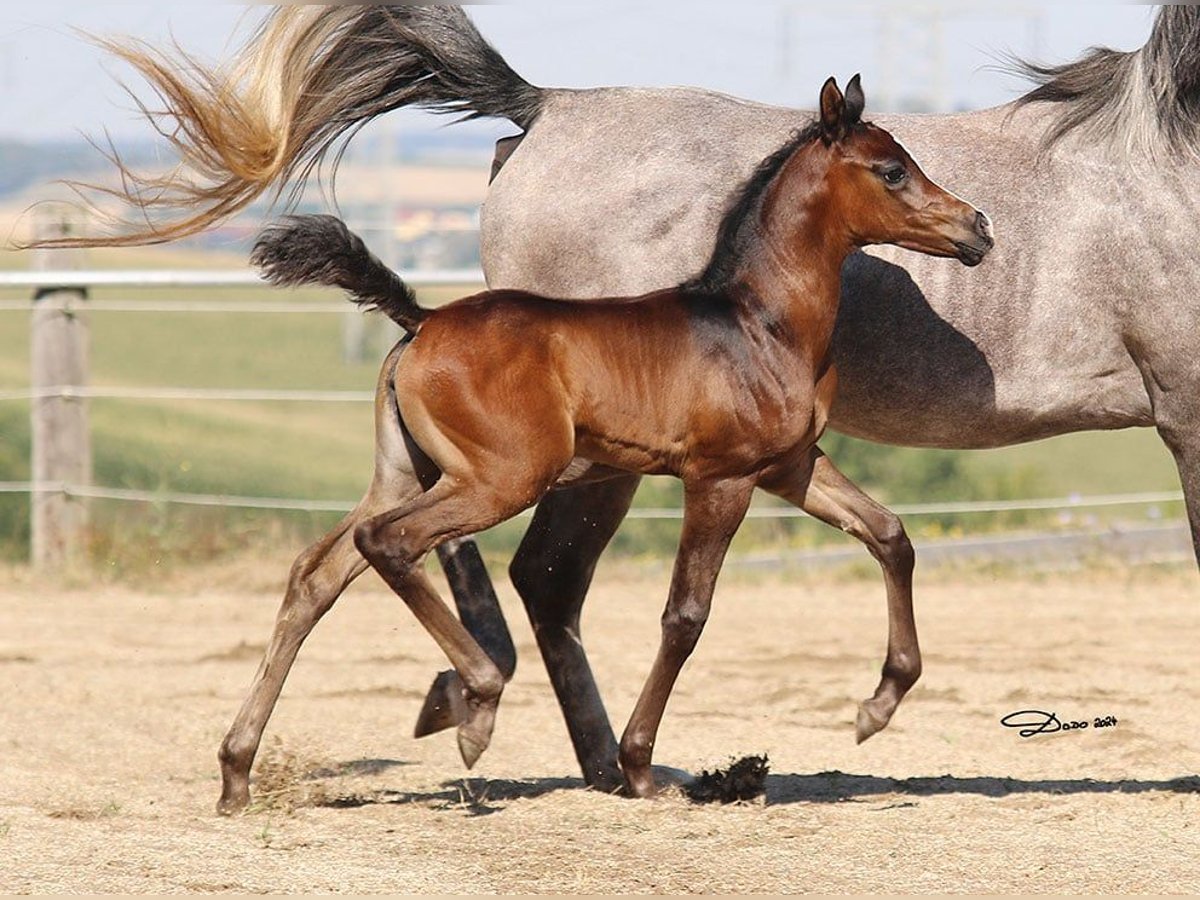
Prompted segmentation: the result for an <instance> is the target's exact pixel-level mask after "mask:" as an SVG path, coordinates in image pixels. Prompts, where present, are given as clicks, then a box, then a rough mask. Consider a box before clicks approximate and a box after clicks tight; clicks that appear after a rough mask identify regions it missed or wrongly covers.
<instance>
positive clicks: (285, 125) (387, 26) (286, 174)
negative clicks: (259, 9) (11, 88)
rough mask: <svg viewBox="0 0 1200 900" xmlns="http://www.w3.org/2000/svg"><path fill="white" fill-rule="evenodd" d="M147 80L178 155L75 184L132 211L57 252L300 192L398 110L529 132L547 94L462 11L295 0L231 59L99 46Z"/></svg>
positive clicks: (139, 237) (146, 237)
mask: <svg viewBox="0 0 1200 900" xmlns="http://www.w3.org/2000/svg"><path fill="white" fill-rule="evenodd" d="M98 43H99V44H100V45H101V46H103V47H104V48H105V49H107V50H108V51H110V52H112V53H113V54H115V55H116V56H118V57H120V58H121V59H122V60H124V61H125V62H127V63H129V64H130V65H132V66H133V67H134V68H135V69H136V70H137V71H138V72H139V73H140V74H141V75H142V76H144V77H145V78H146V80H147V81H149V83H150V85H151V86H152V88H153V89H154V91H155V93H156V94H157V95H158V98H159V99H160V100H161V101H162V103H163V105H164V109H162V110H151V109H148V108H147V107H145V106H142V112H143V114H144V115H145V116H146V118H147V119H149V120H150V122H151V124H152V125H153V126H154V128H155V130H156V131H158V133H159V134H160V135H161V136H162V137H164V138H165V139H166V140H167V141H168V142H169V143H170V144H172V145H173V147H174V149H175V150H176V151H177V152H178V154H179V155H180V157H181V159H182V164H181V165H180V166H179V167H177V168H175V169H173V170H172V171H169V172H168V173H167V174H165V175H148V174H138V173H135V172H133V171H131V170H130V169H129V168H127V167H126V166H125V164H124V163H123V162H121V160H120V159H119V158H116V156H115V154H114V156H113V157H112V161H113V162H114V163H115V164H116V165H117V167H118V169H119V170H120V175H121V186H120V187H115V188H105V187H98V186H95V185H86V184H75V185H72V186H73V187H75V188H76V189H77V190H79V191H80V193H82V194H83V195H84V196H85V198H88V199H89V203H90V204H91V205H92V206H98V204H97V203H96V202H94V201H92V200H91V198H92V197H93V196H95V195H99V196H98V197H96V198H95V199H96V200H101V199H103V198H104V197H105V196H107V197H111V198H115V199H117V200H118V201H120V202H121V203H122V204H124V205H128V206H129V207H130V208H131V209H132V213H133V215H132V216H127V217H125V218H124V219H123V220H122V221H120V223H119V227H118V232H119V233H118V234H116V235H113V236H109V237H94V238H88V237H75V238H64V239H59V240H55V241H47V242H45V243H46V244H52V245H57V246H70V245H75V246H128V245H134V244H150V243H162V242H164V241H169V240H174V239H176V238H180V237H184V236H186V235H190V234H195V233H196V232H199V231H202V230H204V229H205V228H207V227H209V226H211V225H213V224H215V223H217V222H219V221H221V220H222V219H225V218H227V217H228V216H230V215H232V214H233V213H235V212H238V211H239V210H241V209H243V208H245V207H246V206H247V205H249V204H250V203H251V202H253V201H254V200H255V199H257V198H258V197H259V196H260V195H262V194H264V193H266V192H268V191H271V192H272V194H271V196H272V197H273V199H278V198H279V196H280V195H281V194H282V193H283V192H284V189H285V186H286V183H287V181H288V179H291V178H295V179H297V181H296V183H295V184H294V185H293V186H292V194H291V195H290V196H295V194H296V193H298V192H299V190H300V188H301V187H302V186H303V183H304V181H305V180H306V179H307V178H308V177H309V176H310V175H311V174H312V171H313V169H314V168H317V167H319V166H320V164H321V163H322V161H323V160H324V159H325V158H326V156H327V155H328V154H330V152H331V151H333V155H332V159H333V168H334V169H336V167H337V163H338V161H339V160H340V158H341V155H342V153H343V152H344V149H345V143H346V142H347V141H348V140H349V139H350V138H351V137H353V135H354V134H355V133H356V132H357V131H358V129H360V128H362V127H363V126H364V125H366V124H367V123H368V122H369V121H371V120H372V119H374V118H375V117H376V116H379V115H381V114H383V113H386V112H388V111H389V110H393V109H397V108H398V107H402V106H419V107H424V108H427V109H432V110H434V111H437V112H454V113H462V114H463V117H464V118H468V119H469V118H476V117H481V116H497V117H500V118H506V119H510V120H511V121H513V122H515V123H516V124H517V125H518V126H520V127H521V128H528V127H529V125H530V124H532V122H533V120H534V119H535V118H536V117H537V115H538V113H539V111H540V109H541V105H542V101H543V96H544V92H543V90H542V89H541V88H537V87H534V86H533V85H531V84H529V83H528V82H527V81H525V80H524V79H523V78H521V76H520V75H518V74H517V73H516V72H514V71H513V70H512V69H511V68H509V66H508V64H507V63H506V62H505V61H504V59H503V58H502V57H501V56H500V54H499V53H497V52H496V50H495V49H494V48H493V47H492V46H491V45H490V44H488V42H487V41H486V40H485V39H484V38H483V36H482V35H481V34H480V33H479V31H478V30H477V29H476V28H475V26H474V25H473V24H472V22H471V20H470V19H469V18H467V15H466V13H464V12H463V10H462V8H461V7H459V6H369V5H306V4H288V5H282V6H279V7H277V8H276V9H275V10H273V11H272V12H271V13H270V14H269V15H268V16H267V17H266V19H265V20H264V21H263V23H262V25H261V26H260V27H259V29H258V31H257V32H256V34H255V35H254V36H253V37H252V38H251V40H250V41H249V43H247V45H246V46H245V47H244V48H243V49H242V50H241V51H239V52H238V53H237V54H236V55H235V56H234V57H233V58H232V59H231V60H230V61H229V62H228V63H227V64H224V65H220V66H215V67H214V66H207V65H205V64H204V63H202V62H200V61H199V60H197V59H195V58H194V57H192V56H190V55H189V54H188V53H186V52H185V51H184V50H182V49H181V48H179V47H176V48H175V51H174V52H173V53H166V52H163V51H162V50H159V49H156V48H154V47H152V46H150V45H148V44H146V43H144V42H141V41H137V40H133V39H129V40H124V41H113V40H99V41H98Z"/></svg>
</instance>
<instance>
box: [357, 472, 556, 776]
mask: <svg viewBox="0 0 1200 900" xmlns="http://www.w3.org/2000/svg"><path fill="white" fill-rule="evenodd" d="M501 480H503V479H501ZM551 480H552V479H551ZM529 496H530V492H528V491H522V490H519V489H518V490H515V491H512V492H507V491H506V492H504V495H503V496H502V495H501V493H500V492H497V491H495V490H493V489H492V488H491V487H490V486H489V485H486V484H482V483H480V482H477V481H474V480H460V479H458V478H455V477H452V476H449V475H446V476H443V478H442V479H441V480H440V481H438V483H437V484H435V485H434V486H433V487H432V488H430V489H429V491H427V492H426V493H424V494H422V495H421V496H419V497H417V498H416V499H415V500H413V501H412V502H411V503H408V504H405V505H404V506H400V507H397V508H396V509H393V510H390V511H388V512H384V513H381V514H379V515H376V516H373V517H372V518H370V519H368V520H367V521H365V522H363V523H361V524H360V525H358V526H357V528H356V529H355V531H354V543H355V545H356V546H357V547H358V549H359V552H361V553H362V555H363V556H364V557H365V558H366V560H367V561H368V562H369V563H370V564H371V566H372V567H373V568H374V569H375V570H376V571H377V572H378V573H379V574H380V576H381V577H382V578H383V580H384V581H386V582H387V583H388V585H389V586H390V587H391V588H392V589H393V590H394V591H395V592H396V593H397V594H398V595H399V596H400V598H401V599H402V600H404V602H405V603H406V604H408V607H409V608H410V609H411V610H412V612H413V614H414V615H415V616H416V617H417V620H418V621H419V622H420V623H421V625H422V626H424V628H425V630H426V631H428V632H429V634H430V636H431V637H432V638H433V639H434V640H435V641H436V642H437V644H438V646H439V647H441V649H442V652H444V653H445V654H446V656H447V657H448V658H449V660H450V663H451V665H453V666H454V669H455V670H456V672H457V673H458V677H459V678H461V679H462V685H463V688H462V689H463V693H464V697H463V699H464V700H465V710H464V715H465V719H464V720H463V721H462V722H461V724H460V725H459V728H458V747H459V751H460V752H461V753H462V757H463V761H464V762H465V763H466V764H467V767H468V768H470V767H471V766H473V765H474V764H475V761H476V760H477V759H478V758H479V756H480V754H482V753H483V751H484V750H486V749H487V746H488V744H489V743H490V741H491V735H492V728H493V725H494V723H495V715H496V705H497V704H498V703H499V700H500V693H501V692H502V691H503V690H504V682H505V677H504V673H503V672H501V670H500V669H499V667H498V666H497V665H496V663H495V662H494V661H493V660H492V658H491V657H490V656H488V654H487V653H486V652H485V651H484V650H483V649H482V648H481V647H480V646H479V643H478V642H477V641H476V640H475V638H474V637H472V636H471V633H470V632H469V631H467V629H466V628H464V627H463V624H462V623H461V622H459V620H458V619H457V618H456V617H455V616H454V614H453V613H452V612H451V611H450V610H449V608H448V607H447V606H446V604H445V603H444V602H443V601H442V599H441V598H440V597H439V596H438V593H437V590H436V589H435V588H434V586H433V584H432V582H431V581H430V580H429V577H428V576H427V575H426V574H425V572H424V570H423V568H422V567H421V561H422V560H423V559H424V557H425V555H426V554H427V553H428V552H429V551H430V550H432V549H433V548H434V547H436V546H437V545H439V544H440V543H442V542H443V541H446V540H449V539H451V538H456V537H461V536H463V535H467V534H474V533H475V532H477V531H482V530H484V529H485V528H490V527H491V526H493V525H495V524H497V523H499V522H502V521H504V520H505V519H508V518H510V517H512V516H513V515H515V514H516V513H517V512H519V511H520V510H521V509H522V508H523V506H524V503H522V502H521V501H519V500H513V499H511V498H512V497H526V498H528V497H529ZM532 496H534V497H536V496H537V494H536V493H533V494H532Z"/></svg>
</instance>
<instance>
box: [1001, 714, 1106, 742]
mask: <svg viewBox="0 0 1200 900" xmlns="http://www.w3.org/2000/svg"><path fill="white" fill-rule="evenodd" d="M1000 724H1001V725H1003V726H1004V727H1005V728H1019V729H1021V730H1020V731H1019V732H1017V733H1018V734H1019V735H1021V737H1023V738H1027V737H1033V736H1034V735H1035V734H1054V733H1055V732H1056V731H1082V730H1083V729H1085V728H1112V727H1114V726H1115V725H1116V724H1117V717H1116V716H1104V717H1097V718H1095V719H1092V720H1091V722H1089V721H1088V720H1087V719H1083V720H1078V721H1077V720H1074V719H1070V720H1066V721H1063V720H1061V719H1059V718H1058V716H1057V715H1056V714H1054V713H1052V712H1042V711H1041V710H1040V709H1021V710H1017V711H1016V712H1011V713H1009V714H1008V715H1007V716H1005V717H1004V718H1003V719H1001V720H1000Z"/></svg>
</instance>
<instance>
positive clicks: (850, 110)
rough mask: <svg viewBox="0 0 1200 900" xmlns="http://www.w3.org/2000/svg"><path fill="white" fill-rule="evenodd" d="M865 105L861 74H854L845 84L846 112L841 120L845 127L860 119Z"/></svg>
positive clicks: (853, 124)
mask: <svg viewBox="0 0 1200 900" xmlns="http://www.w3.org/2000/svg"><path fill="white" fill-rule="evenodd" d="M866 105H867V98H866V97H865V96H863V89H862V76H861V75H855V76H854V77H853V78H851V79H850V83H849V84H847V85H846V112H845V114H844V116H845V118H843V119H842V121H843V122H845V124H846V127H847V128H852V127H853V126H855V125H857V124H858V123H859V122H861V121H862V114H863V107H865V106H866Z"/></svg>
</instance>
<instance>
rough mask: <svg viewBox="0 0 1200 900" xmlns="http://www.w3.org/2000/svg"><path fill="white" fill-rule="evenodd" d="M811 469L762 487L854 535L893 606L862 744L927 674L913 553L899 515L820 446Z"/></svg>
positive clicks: (781, 475)
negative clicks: (919, 628) (868, 492)
mask: <svg viewBox="0 0 1200 900" xmlns="http://www.w3.org/2000/svg"><path fill="white" fill-rule="evenodd" d="M811 465H812V468H811V474H809V469H808V467H807V466H800V467H798V468H797V469H794V470H791V471H786V470H781V471H778V472H774V473H771V476H770V477H769V478H767V479H764V480H763V481H762V482H760V485H759V486H760V487H762V488H764V489H765V490H768V491H770V492H771V493H773V494H777V495H778V496H780V497H783V498H784V499H785V500H789V501H791V502H792V503H794V504H796V505H797V506H799V507H800V508H801V509H803V510H804V511H805V512H807V513H808V514H809V515H811V516H813V517H814V518H817V519H820V520H821V521H822V522H825V523H827V524H829V525H832V526H834V527H835V528H840V529H841V530H842V531H845V532H847V533H849V534H852V535H854V536H855V537H856V538H858V539H859V540H860V541H862V542H863V543H864V544H865V545H866V547H867V549H868V550H870V551H871V555H872V556H874V557H875V558H876V559H877V560H879V564H880V566H881V567H882V568H883V580H884V584H885V585H886V587H887V605H888V645H887V658H886V659H885V660H884V664H883V675H882V678H881V679H880V682H879V686H878V687H877V688H876V689H875V694H874V695H873V696H872V697H871V698H870V699H869V700H865V701H863V702H862V703H861V704H859V708H858V721H857V722H856V723H855V731H856V736H857V739H858V742H859V743H860V744H861V743H862V742H863V741H865V740H866V739H867V738H869V737H870V736H871V735H873V734H875V733H876V732H877V731H880V730H882V729H883V728H884V726H886V725H887V723H888V722H889V721H890V720H891V718H892V714H893V713H894V712H895V711H896V707H897V706H898V705H899V704H900V701H901V700H902V699H903V698H904V695H905V694H906V693H908V690H909V688H911V687H912V686H913V684H915V683H916V680H917V679H918V678H919V677H920V675H921V649H920V647H919V646H918V644H917V626H916V623H915V621H914V620H913V606H912V573H913V563H914V556H913V548H912V544H911V543H910V542H909V540H908V535H907V534H905V532H904V525H903V524H902V523H901V522H900V519H899V518H898V517H897V516H896V515H895V513H893V512H891V511H890V510H889V509H887V508H885V507H883V506H881V505H880V504H878V503H876V502H875V501H874V500H872V499H871V498H870V497H868V496H867V495H866V494H864V493H863V492H862V491H861V490H860V489H859V488H858V486H857V485H855V484H854V482H852V481H850V479H848V478H847V477H846V476H845V475H843V474H842V473H841V472H839V471H838V470H837V468H836V467H835V466H834V465H833V463H832V462H830V461H829V458H828V457H827V456H826V455H825V454H824V453H822V452H821V451H820V450H819V449H818V448H816V447H814V448H813V456H812V459H811Z"/></svg>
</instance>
